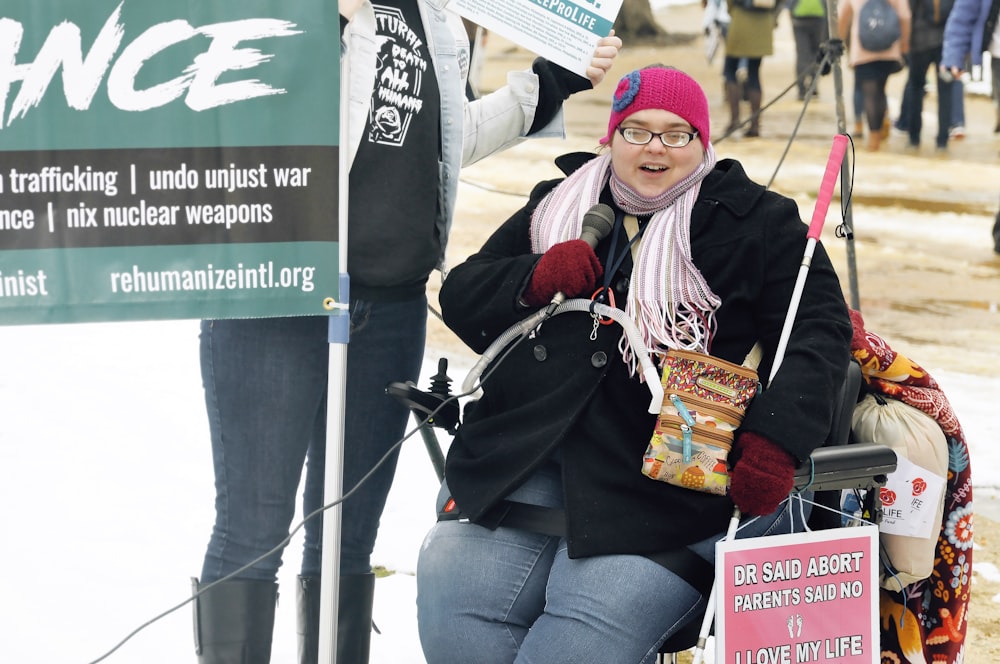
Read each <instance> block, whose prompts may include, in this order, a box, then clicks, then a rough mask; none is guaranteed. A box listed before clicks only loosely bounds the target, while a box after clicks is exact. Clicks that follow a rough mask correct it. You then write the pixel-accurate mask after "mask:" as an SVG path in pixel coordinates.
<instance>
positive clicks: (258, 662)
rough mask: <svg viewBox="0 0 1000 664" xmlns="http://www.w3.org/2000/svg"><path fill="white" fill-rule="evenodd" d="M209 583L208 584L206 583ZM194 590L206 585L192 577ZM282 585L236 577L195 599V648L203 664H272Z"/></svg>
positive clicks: (199, 660) (200, 662) (199, 661)
mask: <svg viewBox="0 0 1000 664" xmlns="http://www.w3.org/2000/svg"><path fill="white" fill-rule="evenodd" d="M204 585H208V584H204ZM191 586H192V589H193V591H194V592H197V591H199V590H200V589H201V588H202V587H203V585H202V584H200V583H198V579H191ZM277 601H278V585H277V584H276V583H272V582H270V581H247V580H234V581H224V582H222V583H220V584H218V585H216V586H213V587H212V588H211V589H209V591H208V592H206V593H205V594H204V595H201V596H200V597H198V598H196V599H195V600H194V647H195V653H196V654H197V655H198V663H199V664H269V662H270V661H271V638H272V635H273V632H274V607H275V604H276V603H277Z"/></svg>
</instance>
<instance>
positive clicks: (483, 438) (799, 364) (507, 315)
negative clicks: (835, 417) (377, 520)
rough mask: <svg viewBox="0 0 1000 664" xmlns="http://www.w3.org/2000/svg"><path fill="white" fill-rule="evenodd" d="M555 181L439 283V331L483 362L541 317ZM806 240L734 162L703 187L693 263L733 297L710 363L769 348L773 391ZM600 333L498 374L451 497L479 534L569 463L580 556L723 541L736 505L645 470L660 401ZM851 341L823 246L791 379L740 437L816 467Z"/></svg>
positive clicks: (757, 406)
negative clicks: (541, 276)
mask: <svg viewBox="0 0 1000 664" xmlns="http://www.w3.org/2000/svg"><path fill="white" fill-rule="evenodd" d="M591 157H593V155H586V156H584V155H582V154H580V153H576V154H574V155H564V156H563V157H561V158H560V159H559V160H557V164H559V165H560V167H561V168H562V169H563V171H564V172H567V173H569V172H571V171H572V170H573V169H574V168H575V167H578V166H579V165H580V164H581V163H583V162H584V161H586V159H587V158H591ZM557 183H558V181H551V182H545V183H542V184H540V185H538V186H537V187H536V188H535V190H534V191H533V192H532V195H531V199H530V201H529V203H528V205H527V206H525V207H524V208H523V209H522V210H520V211H519V212H517V213H515V214H514V216H512V217H511V218H510V219H508V220H507V221H506V222H505V223H504V224H503V225H502V226H501V227H500V228H499V229H498V230H497V231H496V232H495V233H494V234H493V235H492V237H490V239H489V240H487V242H486V244H485V245H484V246H483V247H482V249H481V250H480V251H479V252H478V253H477V254H475V255H473V256H471V257H470V258H469V259H468V260H467V261H466V262H465V263H463V264H461V265H458V266H456V267H455V268H454V269H452V270H451V272H450V273H449V275H448V277H447V279H446V280H445V282H444V285H443V287H442V289H441V294H440V303H441V308H442V313H443V315H444V320H445V322H446V323H447V325H448V326H449V327H450V328H451V329H452V330H454V331H455V332H456V333H457V334H458V335H459V336H460V337H461V338H462V339H463V340H464V341H465V342H466V343H467V344H468V345H469V346H470V347H471V348H472V349H473V350H475V351H476V352H479V353H482V352H483V351H484V350H485V349H486V348H487V347H488V346H489V345H490V343H492V342H493V340H494V339H496V338H497V337H498V336H500V335H501V334H502V333H503V332H504V331H505V330H507V329H508V328H509V327H510V326H512V325H514V324H515V323H517V322H519V321H521V320H522V319H523V318H525V317H526V316H527V315H529V314H530V313H533V310H525V309H524V308H523V306H519V305H518V304H517V301H518V297H519V296H520V294H521V291H522V290H523V288H524V286H525V284H526V283H527V280H528V279H529V277H530V275H531V273H532V270H533V268H534V265H535V263H536V262H537V261H538V259H539V254H532V253H531V248H530V242H529V226H530V221H531V212H532V211H533V210H534V208H535V206H536V205H537V204H538V202H539V201H540V200H541V198H542V197H543V196H544V194H545V193H547V192H548V191H549V190H550V189H551V188H552V187H553V186H555V185H556V184H557ZM605 194H607V192H605ZM604 198H606V199H607V200H606V201H605V202H610V197H608V196H605V197H604ZM806 231H807V226H806V225H805V224H804V223H803V222H802V220H801V218H800V216H799V212H798V208H797V206H796V204H795V202H794V201H792V200H791V199H789V198H786V197H784V196H780V195H778V194H776V193H773V192H768V191H766V190H765V189H764V187H762V186H760V185H758V184H756V183H754V182H752V181H751V180H750V179H749V178H748V177H747V176H746V174H745V172H744V171H743V168H742V167H741V166H740V164H739V163H737V162H735V161H732V160H723V161H720V162H719V163H718V164H717V165H716V168H715V170H714V171H713V172H712V173H710V174H709V175H708V177H707V178H706V179H705V180H704V181H703V183H702V188H701V193H700V195H699V197H698V200H697V202H696V204H695V206H694V210H693V213H692V217H691V249H692V257H693V259H694V262H695V264H696V265H697V266H698V268H699V269H700V270H701V272H702V274H703V275H704V276H705V278H706V279H707V281H708V284H709V286H711V288H712V290H713V291H714V292H715V294H716V295H718V296H719V297H720V298H721V299H722V306H721V307H720V309H719V310H718V312H717V322H718V331H717V333H716V336H715V339H714V342H713V346H712V348H711V352H712V353H713V354H714V355H717V356H719V357H722V358H724V359H727V360H730V361H733V362H736V363H737V364H739V363H740V362H742V361H743V358H744V356H745V355H746V353H747V352H748V351H749V350H750V348H751V346H753V344H754V342H755V341H757V340H760V341H761V343H762V345H763V347H764V362H763V363H762V365H761V367H760V369H759V372H760V376H761V380H762V382H766V380H767V376H768V375H769V371H770V366H771V363H772V360H773V356H774V353H775V349H776V347H777V344H778V338H779V336H780V332H781V329H782V325H783V323H784V320H785V314H786V311H787V310H788V307H789V302H790V300H791V295H792V290H793V286H794V283H795V280H796V277H797V275H798V272H799V266H800V263H801V261H802V256H803V252H804V249H805V245H806ZM623 243H624V240H621V239H620V240H619V242H618V244H617V246H618V247H622V246H623ZM609 245H610V238H605V239H604V240H603V241H602V242H601V243H600V244H599V245H598V247H597V255H598V257H599V258H600V259H601V262H602V264H604V265H605V267H607V264H608V261H607V253H608V249H609ZM630 273H631V261H630V260H629V261H626V263H625V266H624V268H623V269H622V271H621V272H620V273H619V274H617V275H615V276H614V278H613V280H612V284H613V286H614V287H615V289H616V291H617V292H616V299H617V302H618V303H619V306H622V305H621V303H623V302H624V301H625V292H626V290H627V285H628V281H627V279H628V277H629V275H630ZM593 328H594V325H593V319H592V318H591V316H590V315H589V314H588V313H583V312H570V313H564V314H558V315H556V316H554V317H552V318H551V319H549V320H547V321H546V322H545V323H544V324H543V325H542V327H541V330H540V332H539V333H538V334H537V336H535V338H531V339H527V340H525V341H523V342H521V343H520V344H519V345H517V346H516V347H515V349H514V350H513V352H512V353H511V354H510V355H509V356H507V357H506V358H502V359H498V360H495V361H494V363H493V365H491V366H490V367H489V368H488V369H487V372H489V371H491V370H494V369H495V372H494V373H493V374H492V375H491V376H489V378H488V379H487V380H486V382H485V385H484V389H483V396H482V398H480V399H479V400H478V401H477V402H475V403H474V404H473V405H471V406H470V407H469V408H467V409H466V413H465V417H464V422H463V424H462V426H461V427H460V429H459V431H458V434H457V436H456V437H455V439H454V441H453V442H452V445H451V447H450V449H449V452H448V458H447V465H446V480H447V482H448V486H449V488H450V490H451V493H452V497H453V498H454V499H455V500H456V501H457V504H458V505H459V507H460V508H461V510H462V512H463V514H465V515H466V516H469V517H470V518H471V520H472V521H477V520H482V519H483V518H484V515H485V514H486V513H487V512H488V510H489V509H490V508H491V507H493V506H495V505H496V504H497V502H498V501H500V500H502V499H503V498H504V497H506V496H507V495H509V494H510V492H511V491H512V490H513V489H515V488H517V487H518V486H519V485H521V484H522V483H523V482H524V481H525V480H526V479H527V478H528V476H529V475H530V474H531V473H532V472H533V471H534V470H535V469H537V468H538V467H539V466H540V465H541V464H543V463H545V462H546V461H548V460H551V459H552V458H558V459H560V461H561V464H562V480H563V492H564V496H563V499H564V506H565V509H566V521H567V522H566V532H567V540H568V544H569V554H570V556H571V557H581V556H592V555H602V554H613V553H635V554H643V553H652V552H657V551H663V550H668V549H671V548H674V547H677V546H681V545H684V544H689V543H693V542H696V541H699V540H702V539H704V538H705V537H708V536H709V535H712V534H714V533H720V532H723V531H724V530H725V529H726V525H727V522H728V520H729V517H730V516H731V514H732V510H733V504H732V502H731V501H730V499H729V498H728V497H724V496H712V495H710V494H707V493H701V492H697V491H692V490H688V489H683V488H678V487H674V486H672V485H669V484H666V483H664V482H660V481H656V480H652V479H649V478H647V477H646V476H644V475H642V473H641V472H640V468H641V465H642V455H643V452H644V451H645V449H646V446H647V444H648V442H649V439H650V436H651V435H652V432H653V425H654V422H655V416H654V415H650V414H649V413H648V412H647V408H648V406H649V403H650V393H649V390H648V389H647V387H646V386H645V384H644V383H641V382H640V381H639V379H638V378H637V377H630V376H629V373H628V370H627V367H626V365H625V364H624V362H623V361H622V359H621V354H620V352H619V351H618V341H619V338H620V337H621V334H622V329H621V327H620V326H619V325H617V324H616V325H611V326H599V329H598V335H597V339H596V340H594V341H592V340H591V338H590V337H591V331H592V330H593ZM850 339H851V323H850V319H849V317H848V313H847V306H846V304H845V301H844V296H843V293H842V292H841V287H840V282H839V279H838V277H837V274H836V272H835V270H834V268H833V266H832V265H831V263H830V260H829V258H828V256H827V254H826V252H825V251H824V250H823V248H822V245H820V244H818V245H817V246H816V250H815V254H814V257H813V260H812V266H811V269H810V271H809V276H808V279H807V280H806V284H805V288H804V291H803V293H802V298H801V302H800V305H799V309H798V315H797V317H796V322H795V326H794V330H793V333H792V335H791V338H790V340H789V343H788V346H787V350H786V353H785V357H784V360H783V362H782V364H781V369H780V371H779V372H778V374H777V375H776V376H775V378H774V380H773V381H772V383H771V384H770V385H769V386H768V387H767V389H766V390H764V391H763V392H762V393H760V394H759V395H758V396H757V397H756V398H755V400H754V402H753V403H752V404H751V407H750V408H749V409H748V411H747V414H746V417H745V419H744V423H743V429H745V430H751V431H754V432H757V433H759V434H761V435H763V436H765V437H767V438H768V439H770V440H772V441H774V442H775V443H777V444H778V445H780V446H781V447H783V448H784V449H786V450H788V451H789V452H790V453H791V454H792V455H793V456H794V457H796V458H797V459H800V460H801V459H805V458H806V457H808V455H809V454H810V453H811V451H812V450H813V449H815V448H816V447H818V446H820V445H821V444H822V443H823V441H824V439H825V437H826V434H827V433H828V431H829V429H830V424H831V420H832V413H833V407H834V400H835V399H836V395H837V391H838V389H839V387H840V385H841V383H842V381H843V380H844V376H845V371H846V366H847V363H848V361H849V346H850ZM731 461H732V459H731Z"/></svg>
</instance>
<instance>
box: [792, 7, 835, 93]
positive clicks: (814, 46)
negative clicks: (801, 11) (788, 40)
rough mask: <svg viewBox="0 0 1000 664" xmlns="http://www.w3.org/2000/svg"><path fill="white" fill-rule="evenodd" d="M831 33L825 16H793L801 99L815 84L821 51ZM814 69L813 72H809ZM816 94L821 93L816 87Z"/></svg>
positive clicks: (797, 83) (796, 68) (797, 79)
mask: <svg viewBox="0 0 1000 664" xmlns="http://www.w3.org/2000/svg"><path fill="white" fill-rule="evenodd" d="M828 34H829V25H828V24H827V19H826V17H824V16H805V17H802V18H792V35H793V36H794V37H795V74H796V77H797V78H796V85H797V86H798V89H799V101H802V100H804V99H805V97H806V92H807V91H808V90H809V88H810V87H812V85H813V81H814V79H815V78H817V74H818V72H819V67H818V65H819V53H820V48H821V47H822V45H823V42H825V41H826V39H827V35H828ZM810 70H812V74H809V73H808V72H809V71H810ZM814 94H817V95H818V94H819V90H818V89H814Z"/></svg>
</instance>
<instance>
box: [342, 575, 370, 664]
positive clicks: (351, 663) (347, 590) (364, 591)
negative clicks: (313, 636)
mask: <svg viewBox="0 0 1000 664" xmlns="http://www.w3.org/2000/svg"><path fill="white" fill-rule="evenodd" d="M339 595H340V596H339V602H338V604H337V664H368V653H369V651H370V649H371V639H372V603H373V602H374V601H375V574H373V573H368V574H347V575H344V576H341V577H340V593H339Z"/></svg>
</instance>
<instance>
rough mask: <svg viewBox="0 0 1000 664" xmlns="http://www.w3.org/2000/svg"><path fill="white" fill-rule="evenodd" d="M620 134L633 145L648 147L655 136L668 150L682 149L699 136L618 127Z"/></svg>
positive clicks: (687, 133) (677, 132) (688, 132)
mask: <svg viewBox="0 0 1000 664" xmlns="http://www.w3.org/2000/svg"><path fill="white" fill-rule="evenodd" d="M618 133H619V134H621V135H622V138H624V139H625V140H626V141H628V142H629V143H631V144H632V145H648V144H649V142H650V141H651V140H653V137H654V136H658V137H659V138H660V142H661V143H663V144H664V145H665V146H667V147H668V148H682V147H684V146H685V145H687V144H688V143H690V142H691V141H693V140H694V137H695V136H697V135H698V132H696V131H661V132H659V133H657V132H655V131H649V130H648V129H640V128H638V127H622V126H621V125H618Z"/></svg>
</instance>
